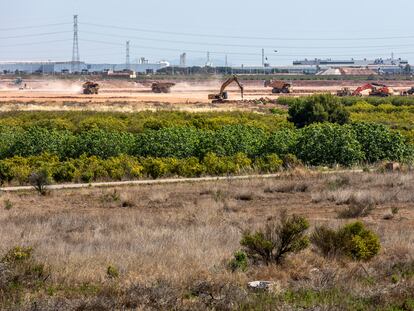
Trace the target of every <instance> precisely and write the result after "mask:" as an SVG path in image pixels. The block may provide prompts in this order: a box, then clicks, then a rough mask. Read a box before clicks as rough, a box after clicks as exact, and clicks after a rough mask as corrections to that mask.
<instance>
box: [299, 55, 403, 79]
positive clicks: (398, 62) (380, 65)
mask: <svg viewBox="0 0 414 311" xmlns="http://www.w3.org/2000/svg"><path fill="white" fill-rule="evenodd" d="M408 65H409V63H408V61H407V60H404V59H401V58H398V59H394V58H387V59H382V58H377V59H374V60H368V59H360V60H358V59H350V60H334V59H330V58H328V59H319V58H315V59H304V60H296V61H294V62H293V67H296V66H298V67H303V66H312V67H315V68H317V69H318V70H317V71H318V72H319V73H321V74H322V73H323V72H326V71H327V70H328V69H338V70H336V72H338V73H339V74H342V75H344V74H345V75H347V74H348V75H352V73H351V72H352V71H353V73H355V74H356V75H365V74H367V73H368V72H370V71H372V72H373V73H375V74H387V73H388V74H399V73H404V72H405V70H406V67H407V66H408ZM345 67H346V68H348V70H347V71H346V70H339V69H341V68H345ZM357 69H359V70H357ZM364 70H365V72H364ZM328 72H329V71H328Z"/></svg>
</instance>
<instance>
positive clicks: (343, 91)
mask: <svg viewBox="0 0 414 311" xmlns="http://www.w3.org/2000/svg"><path fill="white" fill-rule="evenodd" d="M336 96H340V97H344V96H352V91H351V90H350V88H349V87H343V88H342V89H340V90H339V91H337V92H336Z"/></svg>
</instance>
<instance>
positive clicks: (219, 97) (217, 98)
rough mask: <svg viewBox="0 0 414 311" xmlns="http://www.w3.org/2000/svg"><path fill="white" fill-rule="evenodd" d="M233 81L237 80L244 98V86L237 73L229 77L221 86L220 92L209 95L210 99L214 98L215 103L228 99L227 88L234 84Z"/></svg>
mask: <svg viewBox="0 0 414 311" xmlns="http://www.w3.org/2000/svg"><path fill="white" fill-rule="evenodd" d="M233 82H236V83H237V85H238V86H239V88H240V91H241V97H242V98H243V91H244V87H243V84H241V83H240V81H239V79H238V78H237V76H236V75H233V76H232V77H231V78H229V79H227V80H226V81H225V82H224V83H223V84H222V86H221V88H220V93H218V94H210V95H208V99H212V100H213V103H223V102H225V101H226V100H227V99H228V93H227V92H226V88H227V87H228V86H229V85H230V84H232V83H233Z"/></svg>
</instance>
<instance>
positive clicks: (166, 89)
mask: <svg viewBox="0 0 414 311" xmlns="http://www.w3.org/2000/svg"><path fill="white" fill-rule="evenodd" d="M174 85H175V83H171V82H154V83H153V84H152V85H151V90H152V92H153V93H170V92H171V88H172V87H173V86H174Z"/></svg>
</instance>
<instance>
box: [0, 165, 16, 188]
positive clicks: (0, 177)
mask: <svg viewBox="0 0 414 311" xmlns="http://www.w3.org/2000/svg"><path fill="white" fill-rule="evenodd" d="M13 177H14V176H13V174H12V172H11V169H10V166H9V165H7V164H6V163H4V162H3V161H0V185H1V186H3V185H4V184H5V183H7V182H10V181H11V180H12V179H13Z"/></svg>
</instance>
